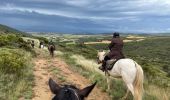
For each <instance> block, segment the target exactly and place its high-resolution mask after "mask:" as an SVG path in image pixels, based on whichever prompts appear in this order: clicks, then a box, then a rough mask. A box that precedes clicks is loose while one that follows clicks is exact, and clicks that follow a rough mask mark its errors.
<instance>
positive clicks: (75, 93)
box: [68, 88, 80, 100]
mask: <svg viewBox="0 0 170 100" xmlns="http://www.w3.org/2000/svg"><path fill="white" fill-rule="evenodd" d="M68 89H69V90H71V91H72V92H74V95H75V96H76V97H77V100H80V98H79V96H78V93H77V92H76V91H75V90H74V89H72V88H68Z"/></svg>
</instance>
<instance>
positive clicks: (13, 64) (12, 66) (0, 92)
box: [0, 48, 33, 100]
mask: <svg viewBox="0 0 170 100" xmlns="http://www.w3.org/2000/svg"><path fill="white" fill-rule="evenodd" d="M32 82H33V69H32V63H31V54H30V53H28V52H26V51H25V50H23V49H9V48H0V100H19V98H20V97H21V96H22V97H24V98H25V97H26V98H31V96H32V92H30V91H32V85H33V83H32Z"/></svg>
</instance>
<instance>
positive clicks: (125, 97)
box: [122, 88, 130, 100]
mask: <svg viewBox="0 0 170 100" xmlns="http://www.w3.org/2000/svg"><path fill="white" fill-rule="evenodd" d="M129 92H130V91H129V88H127V91H126V94H125V96H123V97H122V100H126V99H127V97H128V95H129Z"/></svg>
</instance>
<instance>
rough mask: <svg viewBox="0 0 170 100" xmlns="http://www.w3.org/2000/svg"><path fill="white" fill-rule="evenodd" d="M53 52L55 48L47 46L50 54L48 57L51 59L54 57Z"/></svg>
mask: <svg viewBox="0 0 170 100" xmlns="http://www.w3.org/2000/svg"><path fill="white" fill-rule="evenodd" d="M54 50H55V46H54V45H49V46H48V51H49V52H50V55H51V56H52V57H54Z"/></svg>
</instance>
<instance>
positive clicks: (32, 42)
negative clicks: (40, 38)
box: [31, 40, 35, 48]
mask: <svg viewBox="0 0 170 100" xmlns="http://www.w3.org/2000/svg"><path fill="white" fill-rule="evenodd" d="M31 46H32V48H34V46H35V44H34V40H32V41H31Z"/></svg>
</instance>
